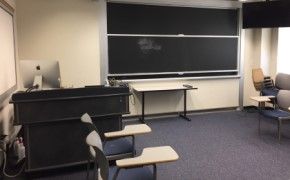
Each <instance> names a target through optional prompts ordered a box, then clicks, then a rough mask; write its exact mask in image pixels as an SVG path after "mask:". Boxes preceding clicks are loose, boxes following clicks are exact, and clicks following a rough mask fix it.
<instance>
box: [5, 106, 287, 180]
mask: <svg viewBox="0 0 290 180" xmlns="http://www.w3.org/2000/svg"><path fill="white" fill-rule="evenodd" d="M190 118H191V119H192V121H191V122H188V121H186V120H183V119H181V118H178V117H171V118H158V119H150V120H147V121H146V122H147V124H148V125H149V126H150V127H151V128H152V133H150V134H146V135H140V136H137V138H136V147H137V149H138V153H141V150H142V148H144V147H150V146H162V145H170V146H172V147H173V148H174V149H175V150H176V152H177V153H178V154H179V157H180V158H179V160H178V161H176V162H172V163H167V164H159V165H158V167H157V169H158V180H192V179H197V180H199V179H200V180H219V179H220V180H232V179H255V180H259V179H263V180H267V179H269V180H289V179H290V124H289V125H287V124H285V125H284V126H283V128H282V132H283V136H282V141H281V143H279V142H278V138H277V125H276V123H271V121H269V120H267V119H263V121H262V124H261V129H262V131H261V132H262V133H261V136H259V135H258V129H257V128H258V120H257V118H258V114H257V113H247V112H238V111H230V112H216V113H208V114H200V115H190ZM81 177H85V176H84V174H83V172H77V171H76V172H74V171H73V172H66V174H61V173H59V174H57V175H53V176H46V177H40V178H37V179H38V180H65V179H72V180H77V179H83V178H81ZM6 179H7V178H6ZM18 179H19V180H20V179H23V178H18Z"/></svg>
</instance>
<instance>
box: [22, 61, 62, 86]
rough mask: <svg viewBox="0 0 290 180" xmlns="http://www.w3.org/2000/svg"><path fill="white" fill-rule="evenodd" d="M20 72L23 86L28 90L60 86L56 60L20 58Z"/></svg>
mask: <svg viewBox="0 0 290 180" xmlns="http://www.w3.org/2000/svg"><path fill="white" fill-rule="evenodd" d="M20 72H21V76H22V82H23V85H24V88H28V89H29V90H32V89H36V90H42V89H51V88H60V72H59V64H58V61H51V60H21V61H20Z"/></svg>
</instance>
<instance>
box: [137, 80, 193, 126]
mask: <svg viewBox="0 0 290 180" xmlns="http://www.w3.org/2000/svg"><path fill="white" fill-rule="evenodd" d="M133 89H134V90H135V91H136V92H138V93H141V95H142V114H141V117H140V121H141V122H142V123H145V93H149V92H160V91H183V94H184V103H183V113H180V114H179V116H180V117H182V118H183V119H186V120H188V121H191V119H190V118H188V117H187V108H186V104H187V102H186V99H187V98H186V97H187V91H188V90H196V89H198V88H196V87H192V86H190V85H169V86H133Z"/></svg>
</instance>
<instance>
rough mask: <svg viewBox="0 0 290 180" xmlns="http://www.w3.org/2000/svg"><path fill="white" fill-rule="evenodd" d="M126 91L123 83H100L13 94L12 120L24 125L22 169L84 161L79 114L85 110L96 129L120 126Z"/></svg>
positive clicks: (126, 105)
mask: <svg viewBox="0 0 290 180" xmlns="http://www.w3.org/2000/svg"><path fill="white" fill-rule="evenodd" d="M129 95H130V93H129V88H127V87H103V86H99V87H88V88H76V89H56V90H44V91H35V92H29V93H26V92H17V93H15V94H13V96H12V99H11V103H13V104H14V114H15V122H14V124H15V125H22V126H23V129H24V144H25V147H26V168H25V170H26V172H33V171H40V170H48V169H55V168H60V167H69V166H73V165H78V164H83V163H85V162H86V159H87V153H88V149H87V146H86V145H85V137H86V136H87V132H86V128H85V127H83V124H82V123H81V121H80V117H81V115H83V114H84V113H86V112H87V113H88V114H89V115H90V116H91V117H92V119H93V122H94V124H95V125H96V126H97V128H98V129H99V131H100V133H105V132H109V131H117V130H121V129H122V120H121V117H122V114H128V113H129V103H128V102H129V98H128V97H129Z"/></svg>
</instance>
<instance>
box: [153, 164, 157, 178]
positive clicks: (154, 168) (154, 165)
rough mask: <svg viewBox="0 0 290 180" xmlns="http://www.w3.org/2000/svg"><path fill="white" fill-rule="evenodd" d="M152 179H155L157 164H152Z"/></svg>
mask: <svg viewBox="0 0 290 180" xmlns="http://www.w3.org/2000/svg"><path fill="white" fill-rule="evenodd" d="M153 179H154V180H157V166H156V164H153Z"/></svg>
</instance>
